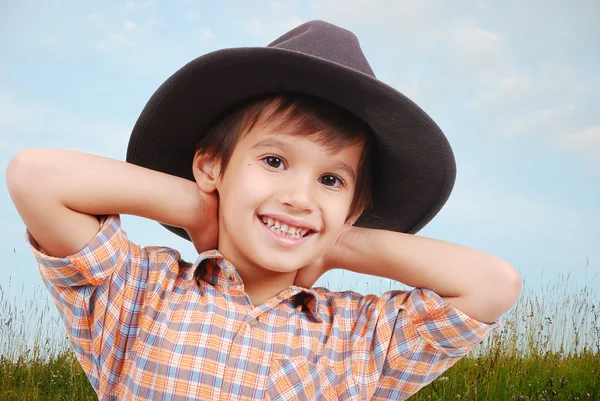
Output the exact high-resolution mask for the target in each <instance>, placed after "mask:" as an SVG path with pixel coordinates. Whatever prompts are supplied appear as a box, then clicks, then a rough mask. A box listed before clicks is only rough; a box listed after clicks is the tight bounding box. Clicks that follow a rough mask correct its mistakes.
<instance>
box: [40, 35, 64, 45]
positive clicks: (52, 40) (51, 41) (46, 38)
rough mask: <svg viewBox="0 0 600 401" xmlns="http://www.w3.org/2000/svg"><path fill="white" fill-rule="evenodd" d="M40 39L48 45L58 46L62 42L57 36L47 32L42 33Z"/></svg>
mask: <svg viewBox="0 0 600 401" xmlns="http://www.w3.org/2000/svg"><path fill="white" fill-rule="evenodd" d="M40 40H41V41H42V43H45V44H48V45H50V46H60V45H61V44H62V43H61V40H60V39H59V38H58V36H56V35H53V34H48V33H44V34H42V35H41V36H40Z"/></svg>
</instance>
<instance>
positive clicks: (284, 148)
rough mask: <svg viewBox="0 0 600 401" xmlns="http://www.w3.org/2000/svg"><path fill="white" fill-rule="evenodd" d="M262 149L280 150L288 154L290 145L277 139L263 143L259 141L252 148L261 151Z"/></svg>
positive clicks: (266, 140) (269, 139) (265, 140)
mask: <svg viewBox="0 0 600 401" xmlns="http://www.w3.org/2000/svg"><path fill="white" fill-rule="evenodd" d="M260 148H278V149H281V150H282V151H284V152H286V151H289V150H290V145H288V144H287V143H285V142H282V141H280V140H279V139H276V138H266V139H263V140H262V141H258V142H257V143H255V144H254V146H252V149H260Z"/></svg>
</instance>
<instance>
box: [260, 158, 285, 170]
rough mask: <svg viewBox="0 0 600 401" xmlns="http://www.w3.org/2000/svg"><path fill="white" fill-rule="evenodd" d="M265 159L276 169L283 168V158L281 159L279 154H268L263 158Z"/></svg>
mask: <svg viewBox="0 0 600 401" xmlns="http://www.w3.org/2000/svg"><path fill="white" fill-rule="evenodd" d="M263 160H264V161H265V163H267V164H268V165H269V166H270V167H273V168H275V169H278V170H279V169H280V168H283V167H284V166H283V160H281V159H280V158H279V157H277V156H267V157H265V158H264V159H263Z"/></svg>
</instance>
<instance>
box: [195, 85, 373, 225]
mask: <svg viewBox="0 0 600 401" xmlns="http://www.w3.org/2000/svg"><path fill="white" fill-rule="evenodd" d="M259 123H262V124H274V130H280V129H282V128H283V127H287V128H288V129H286V133H290V134H292V135H296V134H297V135H303V136H307V137H311V138H314V140H315V141H316V142H317V143H319V144H321V145H323V146H324V147H325V148H327V149H328V150H329V151H339V150H341V149H343V148H345V147H346V146H350V145H354V144H358V143H362V144H363V150H362V154H361V157H360V161H359V164H358V174H357V179H356V187H355V190H354V197H353V199H352V204H351V206H350V211H349V213H348V217H350V216H352V215H354V214H355V213H357V212H358V211H360V210H365V209H367V208H369V207H370V206H371V196H372V166H371V165H372V160H371V151H370V150H371V139H370V138H371V137H372V132H371V129H370V128H369V126H368V125H367V124H366V123H364V122H363V121H362V120H361V119H359V118H358V117H356V116H355V115H354V114H352V113H350V112H349V111H347V110H345V109H343V108H341V107H339V106H336V105H334V104H332V103H329V102H327V101H325V100H322V99H319V98H316V97H312V96H308V95H302V94H296V93H286V94H281V95H271V96H262V97H259V98H253V99H250V100H248V101H246V102H244V103H242V104H240V105H237V106H235V107H234V108H233V109H230V110H229V111H228V112H227V113H225V114H224V115H223V116H222V117H220V118H219V119H218V120H217V121H216V122H215V123H213V125H212V126H211V127H210V128H209V129H208V131H207V132H206V134H205V135H204V136H203V137H202V139H201V140H200V141H199V142H198V144H197V145H196V149H195V152H198V151H200V153H201V154H208V155H210V156H212V157H216V158H219V159H220V163H221V174H222V175H224V174H225V170H226V168H227V165H228V163H229V160H230V159H231V155H232V154H233V150H234V148H235V145H236V144H237V142H238V140H239V139H241V138H242V137H243V136H245V135H246V134H248V133H249V132H250V131H251V130H252V128H253V127H254V126H256V125H257V124H259ZM290 126H292V127H294V129H293V130H289V127H290Z"/></svg>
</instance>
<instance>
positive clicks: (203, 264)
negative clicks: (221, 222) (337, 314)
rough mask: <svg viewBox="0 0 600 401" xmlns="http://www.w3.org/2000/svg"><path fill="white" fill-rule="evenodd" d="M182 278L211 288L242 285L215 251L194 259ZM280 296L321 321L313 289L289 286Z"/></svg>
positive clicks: (229, 264)
mask: <svg viewBox="0 0 600 401" xmlns="http://www.w3.org/2000/svg"><path fill="white" fill-rule="evenodd" d="M184 276H185V279H194V278H195V277H197V278H198V279H200V280H204V281H206V282H208V283H210V284H211V285H213V286H221V287H228V286H232V285H240V284H242V278H241V277H240V275H239V274H238V272H237V270H236V268H235V267H234V266H233V264H231V263H230V262H229V261H227V259H225V257H223V255H221V253H220V252H219V251H218V250H216V249H213V250H210V251H205V252H202V253H201V254H200V255H199V256H198V259H196V263H194V264H193V265H192V267H191V268H190V269H189V270H188V271H187V272H186V273H185V275H184ZM280 296H281V297H283V299H286V298H288V297H294V302H295V304H296V306H298V305H303V306H304V307H305V308H306V309H308V310H309V311H310V312H311V313H312V315H313V317H314V318H315V319H316V320H317V321H318V322H322V321H323V318H322V316H321V313H320V308H321V305H320V303H319V296H318V294H317V292H316V291H315V290H314V289H312V288H304V287H298V286H296V285H291V286H289V287H288V288H287V289H286V290H284V291H283V292H282V293H281V295H280ZM304 307H303V310H304Z"/></svg>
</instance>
